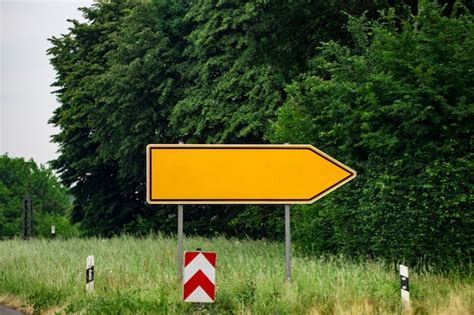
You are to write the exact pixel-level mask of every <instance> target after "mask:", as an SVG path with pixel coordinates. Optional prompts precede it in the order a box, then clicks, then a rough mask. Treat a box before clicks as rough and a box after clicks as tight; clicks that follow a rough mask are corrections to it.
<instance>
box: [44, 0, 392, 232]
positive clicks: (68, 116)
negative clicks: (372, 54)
mask: <svg viewBox="0 0 474 315" xmlns="http://www.w3.org/2000/svg"><path fill="white" fill-rule="evenodd" d="M384 5H385V2H384V1H381V2H380V3H379V2H378V1H368V2H367V3H364V4H358V2H357V1H333V2H329V3H321V4H318V3H310V4H308V3H307V2H306V1H304V2H302V1H296V2H291V3H288V2H286V1H275V2H273V1H260V0H253V1H237V0H232V1H210V2H209V1H204V2H202V1H201V2H199V1H198V2H192V1H191V2H190V1H170V0H153V1H151V0H150V1H132V0H113V1H99V2H97V3H95V4H94V5H93V6H92V7H90V8H83V9H82V11H83V13H84V17H85V22H83V23H79V22H77V21H72V23H73V25H72V27H71V28H70V32H69V33H68V34H65V35H63V36H61V37H59V38H52V39H51V42H52V44H53V47H52V48H51V49H50V50H49V54H50V55H51V62H52V64H53V66H54V68H55V69H56V71H57V73H58V76H57V81H56V83H55V86H57V87H58V90H57V92H56V95H57V97H58V100H59V101H60V103H61V104H62V105H61V107H60V108H58V110H57V111H56V112H55V114H54V116H53V117H52V119H51V123H52V124H54V125H56V126H58V127H59V128H60V130H61V131H60V133H59V134H58V135H56V136H55V137H54V141H55V142H57V143H58V144H59V145H60V152H61V154H60V157H59V158H58V159H57V160H56V161H54V163H53V166H54V168H55V169H56V170H57V171H58V172H59V173H60V176H61V179H62V181H63V182H64V184H65V185H66V186H69V187H71V191H72V193H73V194H74V196H75V198H76V200H77V202H76V203H75V206H74V210H73V219H74V221H75V222H81V226H82V229H83V231H84V232H85V233H87V234H103V235H113V234H117V233H120V232H122V231H127V232H134V231H137V230H140V231H146V232H147V231H149V230H150V229H153V230H155V229H158V230H161V231H165V232H171V231H175V229H176V228H175V226H176V214H175V212H176V209H175V207H165V206H159V207H158V206H154V207H151V206H149V205H147V204H146V203H145V147H146V145H147V144H149V143H177V142H178V141H179V140H184V141H185V142H187V143H262V142H268V140H267V139H265V134H266V133H267V132H268V127H269V125H270V121H271V120H274V119H275V113H276V109H277V108H279V107H280V106H281V105H282V104H283V102H284V100H285V97H286V93H285V90H284V87H285V85H286V84H288V83H289V82H291V79H292V78H294V76H295V75H297V74H298V73H300V72H301V71H305V70H306V67H307V66H306V61H307V59H308V58H310V57H312V56H313V55H314V54H315V51H314V47H315V46H316V45H317V43H318V42H319V41H320V40H322V39H324V40H328V39H330V38H337V39H344V38H346V37H347V31H346V30H345V29H344V28H342V27H341V26H342V25H343V22H342V21H343V17H344V14H345V13H344V12H343V11H347V12H351V13H354V14H359V13H361V12H364V11H365V10H369V12H370V14H374V12H375V9H376V8H379V7H381V6H384ZM186 222H187V225H186V230H187V231H189V232H195V233H201V234H204V233H216V232H220V233H228V234H237V233H239V234H242V231H245V232H246V233H249V234H250V235H252V236H256V237H259V236H267V235H270V237H272V235H274V234H275V233H274V231H275V228H278V226H281V224H280V223H279V222H281V213H279V212H278V210H277V211H275V208H274V207H270V208H265V207H247V208H245V207H235V206H232V207H231V206H226V207H218V206H214V207H210V206H199V207H186ZM229 222H231V224H230V225H229V224H228V223H229ZM259 222H260V223H259ZM261 222H265V224H266V227H263V226H262V223H261ZM267 232H268V233H267Z"/></svg>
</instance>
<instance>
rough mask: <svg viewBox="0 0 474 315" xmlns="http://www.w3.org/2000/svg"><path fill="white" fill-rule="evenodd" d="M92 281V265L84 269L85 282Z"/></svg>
mask: <svg viewBox="0 0 474 315" xmlns="http://www.w3.org/2000/svg"><path fill="white" fill-rule="evenodd" d="M92 281H94V266H92V267H90V268H88V269H86V283H89V282H92Z"/></svg>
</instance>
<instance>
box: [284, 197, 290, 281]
mask: <svg viewBox="0 0 474 315" xmlns="http://www.w3.org/2000/svg"><path fill="white" fill-rule="evenodd" d="M285 281H286V282H291V231H290V205H285Z"/></svg>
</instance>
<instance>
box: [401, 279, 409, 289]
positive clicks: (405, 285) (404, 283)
mask: <svg viewBox="0 0 474 315" xmlns="http://www.w3.org/2000/svg"><path fill="white" fill-rule="evenodd" d="M400 288H401V289H402V290H405V291H410V287H409V285H408V277H405V276H400Z"/></svg>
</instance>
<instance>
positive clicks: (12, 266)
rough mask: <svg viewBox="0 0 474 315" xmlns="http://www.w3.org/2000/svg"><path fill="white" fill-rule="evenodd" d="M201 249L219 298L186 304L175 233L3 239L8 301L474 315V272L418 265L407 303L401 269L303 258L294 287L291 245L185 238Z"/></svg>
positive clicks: (296, 261)
mask: <svg viewBox="0 0 474 315" xmlns="http://www.w3.org/2000/svg"><path fill="white" fill-rule="evenodd" d="M197 247H200V248H202V250H212V251H216V252H217V255H218V256H217V292H216V302H215V303H214V304H206V305H196V304H189V303H184V302H182V298H181V295H182V293H181V284H180V282H179V281H178V280H177V279H176V240H175V239H172V238H165V237H161V236H155V237H147V238H132V237H119V238H113V239H97V238H92V239H69V240H55V241H49V240H29V241H22V240H8V241H0V304H3V305H10V306H13V307H15V308H20V309H22V310H23V311H26V312H28V313H33V312H34V313H45V314H55V313H74V314H75V313H79V314H137V313H138V314H186V313H195V314H200V313H203V314H208V313H209V314H231V313H235V314H402V313H411V314H474V279H473V277H472V275H471V276H466V275H464V276H462V275H460V274H457V273H450V274H449V275H440V274H434V273H433V272H432V271H429V270H424V271H418V272H413V271H412V270H411V274H410V294H411V305H410V307H409V308H405V309H403V308H402V306H401V303H400V287H399V286H400V282H399V281H400V280H399V275H398V272H397V270H396V268H395V265H390V264H386V263H383V262H379V261H364V262H356V261H352V260H349V259H347V258H344V257H322V258H312V259H310V258H305V257H294V258H293V281H292V283H291V284H285V282H284V276H283V275H284V262H283V261H284V257H283V255H284V254H283V245H282V244H278V243H268V242H263V241H250V240H246V241H240V240H229V239H225V238H222V237H218V238H213V239H203V238H189V239H187V240H186V241H185V249H187V250H194V249H196V248H197ZM88 255H94V256H95V292H94V293H92V294H87V293H86V292H85V283H84V282H85V260H86V257H87V256H88Z"/></svg>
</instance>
